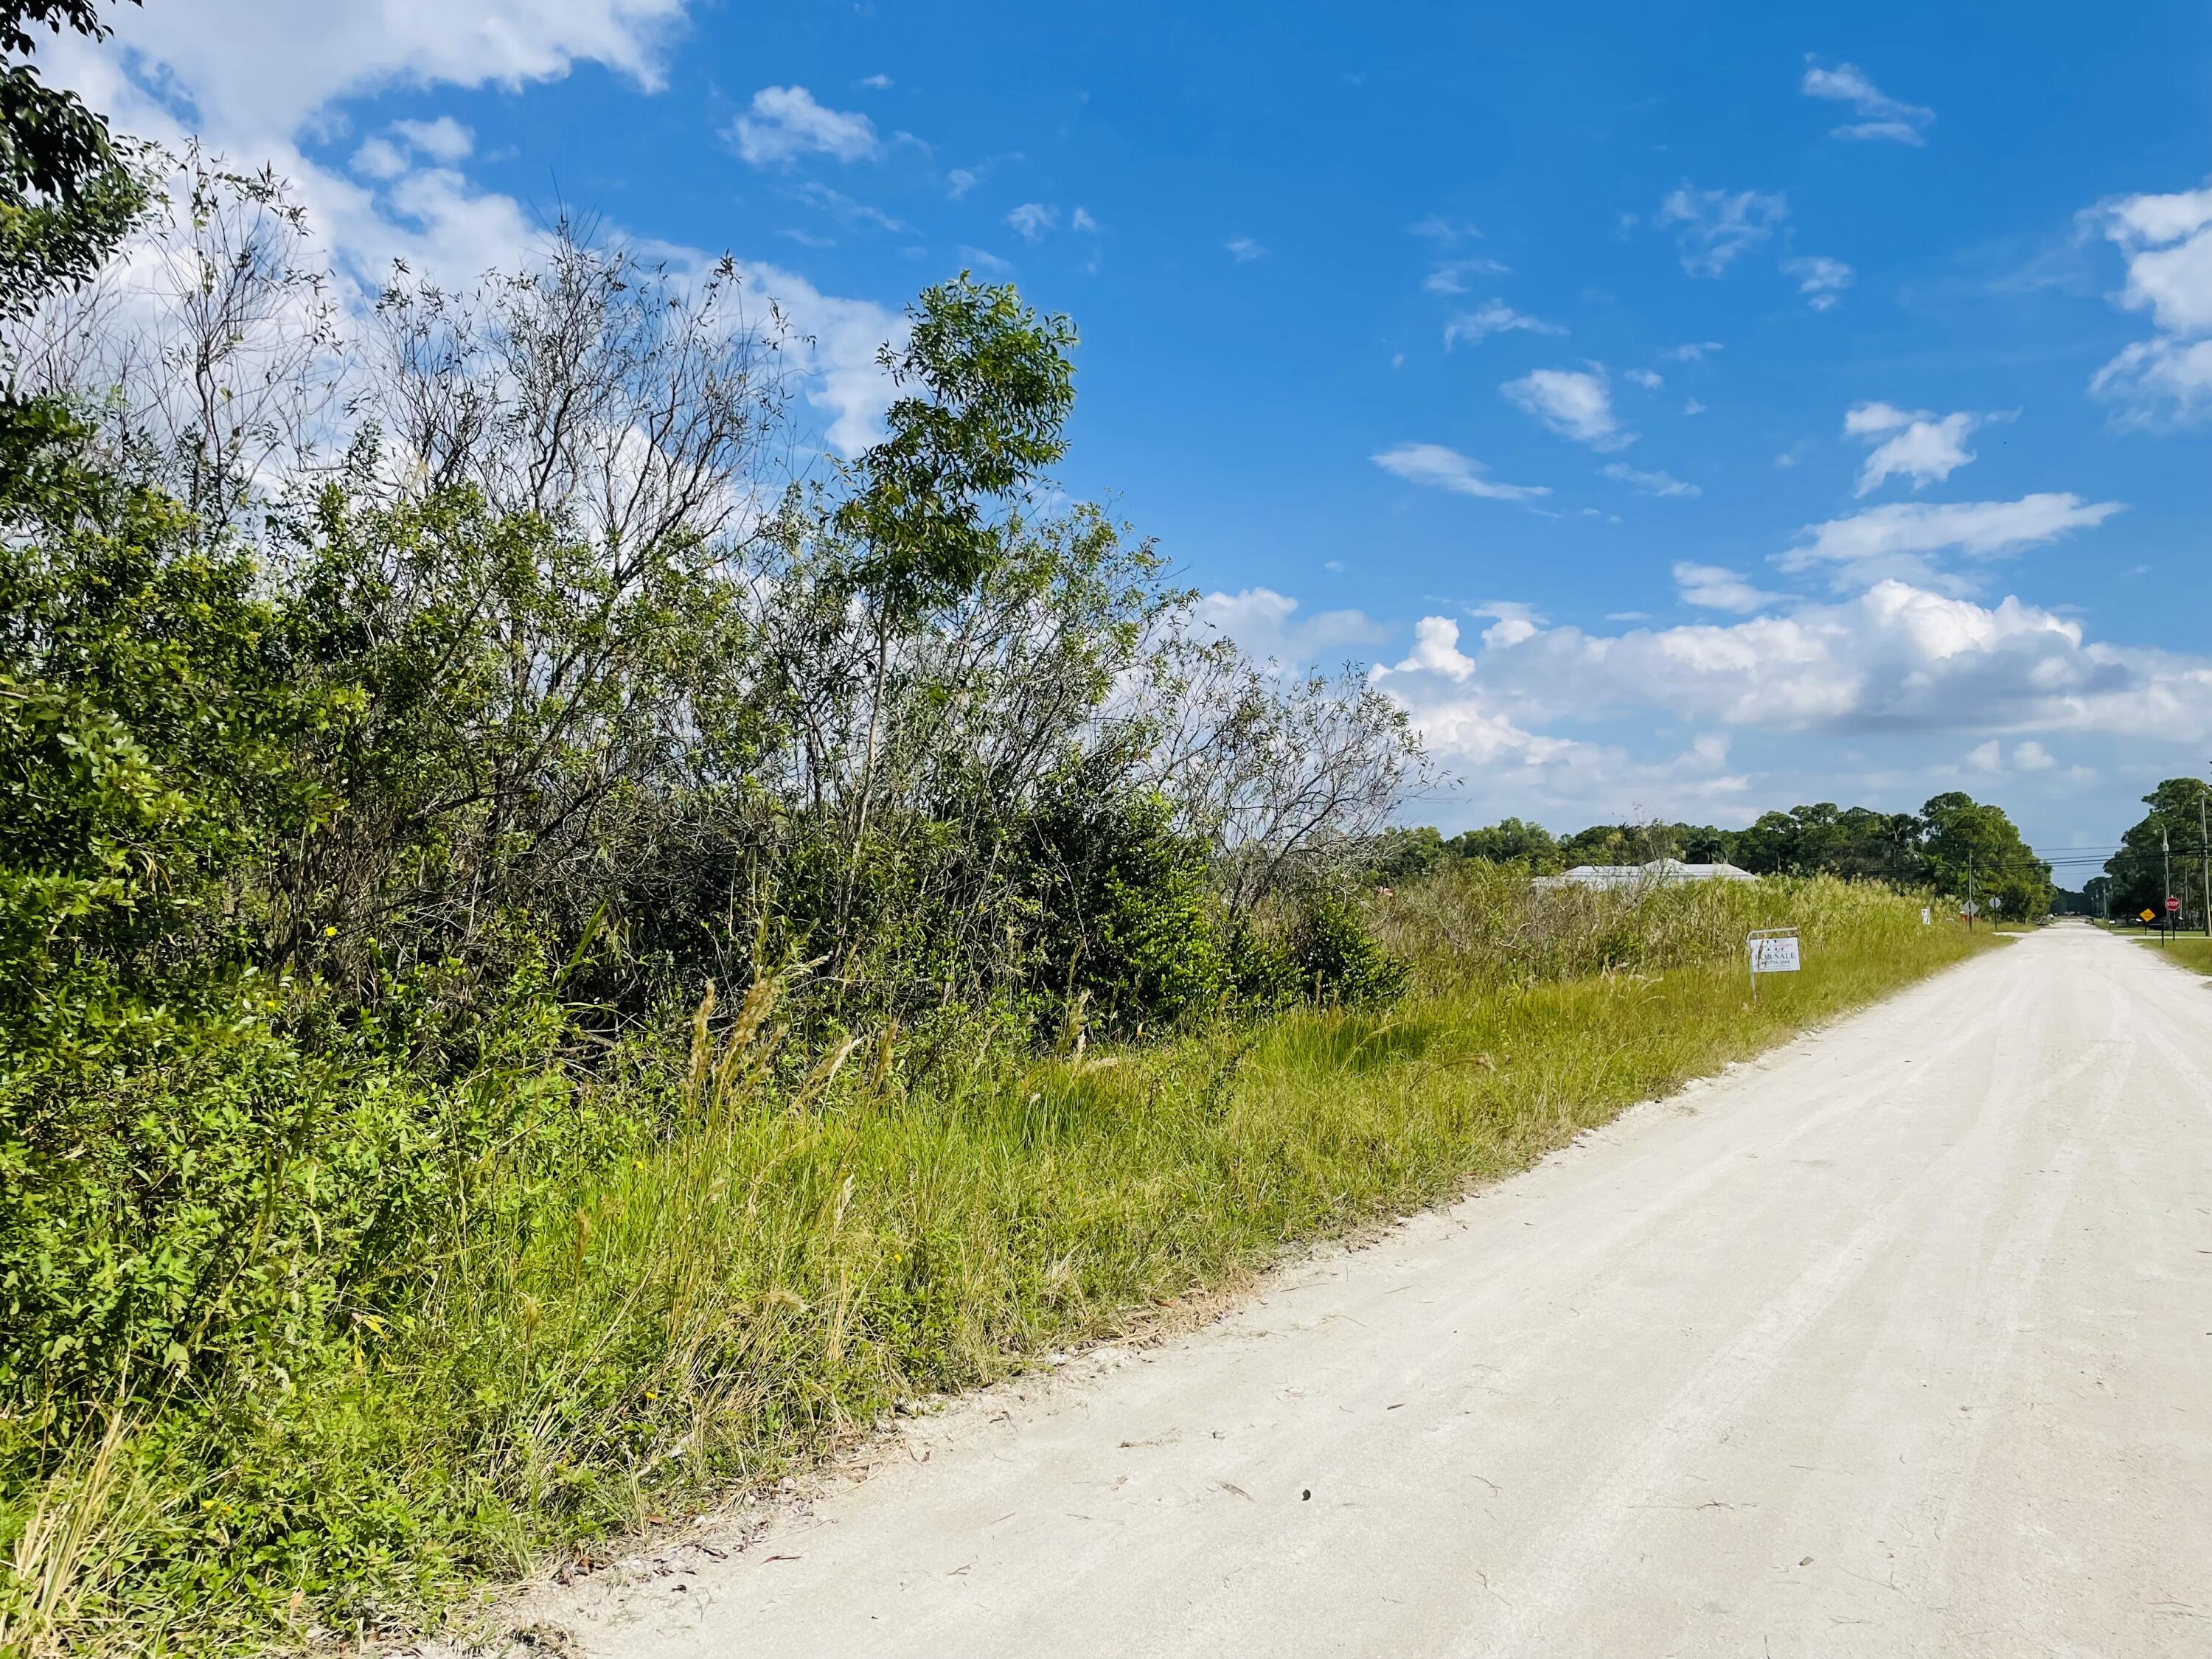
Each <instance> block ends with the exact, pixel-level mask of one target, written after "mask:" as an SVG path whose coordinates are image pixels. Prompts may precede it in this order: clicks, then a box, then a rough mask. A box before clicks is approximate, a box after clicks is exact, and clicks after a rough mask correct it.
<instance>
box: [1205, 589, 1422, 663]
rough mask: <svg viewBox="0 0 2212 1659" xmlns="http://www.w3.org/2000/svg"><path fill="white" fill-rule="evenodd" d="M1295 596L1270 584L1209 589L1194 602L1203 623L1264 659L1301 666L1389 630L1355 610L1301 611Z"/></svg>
mask: <svg viewBox="0 0 2212 1659" xmlns="http://www.w3.org/2000/svg"><path fill="white" fill-rule="evenodd" d="M1297 609H1298V602H1297V600H1296V599H1292V598H1291V597H1290V596H1289V595H1288V594H1285V593H1278V592H1275V590H1274V589H1273V588H1272V587H1248V588H1245V589H1244V590H1243V591H1242V592H1236V593H1219V592H1216V593H1208V594H1207V595H1206V596H1205V597H1204V598H1203V599H1200V600H1199V602H1198V604H1197V606H1196V607H1195V610H1196V615H1197V617H1198V620H1199V621H1200V623H1203V624H1204V625H1205V626H1206V627H1208V628H1212V629H1218V631H1220V632H1221V633H1224V634H1226V635H1228V636H1229V637H1230V638H1231V639H1232V640H1234V641H1237V644H1238V645H1239V646H1241V647H1243V649H1244V650H1245V652H1246V653H1248V654H1249V655H1251V656H1253V657H1255V658H1256V659H1259V660H1261V661H1262V662H1276V663H1280V664H1282V665H1285V666H1289V667H1303V666H1305V665H1309V664H1312V663H1314V662H1316V660H1318V659H1320V658H1321V657H1322V654H1323V653H1327V652H1329V651H1332V650H1340V649H1343V648H1345V647H1362V646H1374V645H1379V644H1381V643H1382V642H1383V641H1384V640H1385V639H1387V638H1388V637H1389V629H1386V628H1384V627H1383V625H1382V624H1381V623H1376V622H1375V621H1373V620H1371V619H1370V618H1369V617H1367V616H1366V615H1364V613H1363V612H1360V611H1322V612H1320V613H1319V614H1318V615H1316V616H1313V617H1303V618H1301V617H1298V616H1297Z"/></svg>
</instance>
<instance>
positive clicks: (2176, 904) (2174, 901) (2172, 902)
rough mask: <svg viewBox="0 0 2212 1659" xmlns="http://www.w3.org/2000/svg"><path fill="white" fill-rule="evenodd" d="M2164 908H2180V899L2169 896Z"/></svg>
mask: <svg viewBox="0 0 2212 1659" xmlns="http://www.w3.org/2000/svg"><path fill="white" fill-rule="evenodd" d="M2166 908H2167V909H2169V910H2179V908H2181V901H2180V900H2179V899H2178V898H2170V899H2168V900H2166Z"/></svg>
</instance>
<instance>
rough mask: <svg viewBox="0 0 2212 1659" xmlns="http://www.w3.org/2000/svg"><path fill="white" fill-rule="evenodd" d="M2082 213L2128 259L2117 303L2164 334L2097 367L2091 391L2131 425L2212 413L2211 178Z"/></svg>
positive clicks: (2191, 418) (2121, 199)
mask: <svg viewBox="0 0 2212 1659" xmlns="http://www.w3.org/2000/svg"><path fill="white" fill-rule="evenodd" d="M2084 217H2085V218H2086V219H2087V220H2088V221H2090V222H2093V223H2095V224H2097V225H2099V226H2100V228H2102V230H2103V231H2104V234H2105V235H2106V238H2107V239H2108V240H2111V241H2112V243H2113V244H2114V245H2115V246H2118V248H2119V249H2120V251H2121V252H2123V253H2124V255H2125V256H2126V258H2127V283H2126V286H2125V287H2124V289H2122V290H2121V292H2120V294H2119V296H2118V299H2119V303H2120V304H2121V305H2122V306H2124V307H2126V308H2127V309H2129V310H2131V311H2145V312H2148V313H2150V318H2151V323H2152V325H2153V326H2154V327H2155V328H2156V329H2157V330H2158V331H2159V333H2158V335H2157V337H2154V338H2152V339H2149V340H2142V341H2138V342H2136V343H2135V344H2133V345H2130V346H2129V347H2128V348H2127V349H2125V350H2124V351H2122V352H2121V353H2120V354H2119V356H2117V357H2115V358H2113V359H2112V362H2108V363H2106V365H2105V366H2104V368H2100V370H2098V371H2097V374H2096V376H2095V378H2094V379H2093V380H2092V381H2091V382H2090V386H2091V390H2092V391H2093V392H2095V393H2096V395H2098V396H2099V397H2100V398H2106V399H2109V400H2110V401H2112V402H2113V403H2115V404H2118V405H2119V406H2120V417H2121V419H2122V420H2123V421H2124V422H2127V423H2130V424H2136V425H2144V426H2155V425H2162V424H2166V423H2176V424H2186V423H2190V422H2196V421H2199V420H2202V419H2203V418H2205V417H2206V416H2209V415H2212V184H2208V185H2205V186H2204V187H2203V189H2201V190H2192V191H2176V192H2174V193H2172V194H2168V195H2138V196H2127V197H2119V198H2118V199H2116V200H2113V201H2110V202H2106V203H2104V204H2100V206H2099V207H2097V208H2096V209H2093V210H2092V211H2091V212H2090V213H2089V214H2087V215H2085V216H2084Z"/></svg>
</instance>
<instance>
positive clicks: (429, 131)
mask: <svg viewBox="0 0 2212 1659" xmlns="http://www.w3.org/2000/svg"><path fill="white" fill-rule="evenodd" d="M392 131H393V132H395V133H397V134H398V135H399V137H402V138H404V139H405V140H406V141H407V142H408V143H410V145H412V146H413V147H414V148H415V149H417V150H419V151H420V152H421V153H422V154H423V155H427V156H428V157H429V158H430V159H431V160H432V161H439V162H442V163H444V164H445V165H446V166H447V167H453V166H455V165H457V164H458V163H459V162H461V161H466V160H467V159H468V155H469V152H470V151H471V150H472V149H475V148H476V135H475V134H474V133H472V132H471V131H469V130H468V129H467V128H466V127H465V126H463V125H461V124H460V123H459V121H456V120H455V119H453V117H452V116H450V115H441V116H440V117H438V118H437V119H435V121H394V122H393V123H392Z"/></svg>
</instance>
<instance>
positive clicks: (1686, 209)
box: [1657, 185, 1790, 276]
mask: <svg viewBox="0 0 2212 1659" xmlns="http://www.w3.org/2000/svg"><path fill="white" fill-rule="evenodd" d="M1789 216H1790V204H1789V201H1788V199H1787V198H1786V197H1782V196H1767V195H1763V194H1761V193H1760V192H1759V191H1755V190H1743V191H1725V190H1699V189H1697V188H1695V187H1694V186H1692V185H1680V187H1679V188H1677V189H1675V190H1674V191H1671V192H1670V193H1669V194H1668V196H1667V197H1666V199H1665V200H1663V201H1662V202H1661V203H1660V204H1659V214H1658V219H1657V222H1658V223H1660V224H1662V225H1674V226H1679V227H1680V231H1679V233H1678V246H1680V250H1681V256H1682V269H1683V270H1686V271H1688V272H1689V273H1690V275H1691V276H1719V275H1720V274H1721V273H1722V272H1723V270H1727V269H1728V267H1729V264H1730V263H1731V262H1732V261H1733V260H1734V259H1735V258H1736V256H1737V255H1739V254H1741V253H1743V252H1746V251H1747V250H1748V249H1750V248H1753V247H1755V246H1758V245H1759V243H1761V242H1763V241H1765V240H1766V239H1767V238H1768V237H1770V236H1771V235H1773V234H1774V231H1775V228H1776V227H1777V226H1778V225H1779V224H1780V223H1781V222H1783V220H1784V219H1786V218H1787V217H1789Z"/></svg>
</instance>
